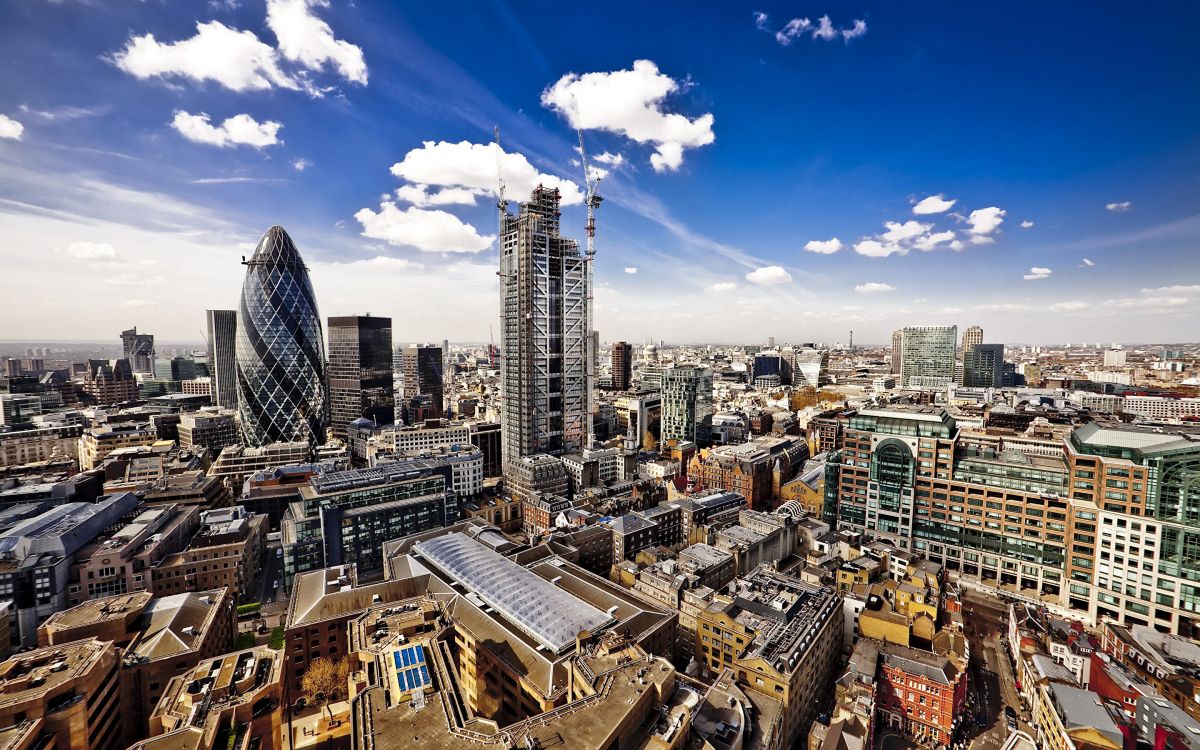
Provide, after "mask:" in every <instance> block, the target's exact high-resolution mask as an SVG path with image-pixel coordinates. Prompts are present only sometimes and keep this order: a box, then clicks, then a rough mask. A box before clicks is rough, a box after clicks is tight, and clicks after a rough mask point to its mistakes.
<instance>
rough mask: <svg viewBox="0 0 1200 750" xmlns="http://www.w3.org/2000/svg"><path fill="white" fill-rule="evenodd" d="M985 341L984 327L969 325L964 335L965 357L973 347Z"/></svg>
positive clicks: (963, 348)
mask: <svg viewBox="0 0 1200 750" xmlns="http://www.w3.org/2000/svg"><path fill="white" fill-rule="evenodd" d="M982 343H983V328H981V327H979V326H967V329H966V330H964V331H963V335H962V350H963V356H964V357H965V356H966V354H967V352H969V351H971V347H973V346H975V345H976V344H982Z"/></svg>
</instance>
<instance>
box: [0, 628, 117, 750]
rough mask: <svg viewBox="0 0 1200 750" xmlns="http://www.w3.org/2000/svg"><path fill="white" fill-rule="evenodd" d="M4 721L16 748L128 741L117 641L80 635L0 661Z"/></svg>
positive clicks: (86, 749) (86, 748)
mask: <svg viewBox="0 0 1200 750" xmlns="http://www.w3.org/2000/svg"><path fill="white" fill-rule="evenodd" d="M0 726H4V727H8V729H6V730H5V732H4V737H5V744H6V746H8V747H11V748H13V749H14V750H36V748H40V747H50V748H62V749H65V748H71V750H119V749H120V748H122V747H124V745H122V744H121V743H122V738H121V706H120V688H119V685H118V683H117V652H116V650H115V649H114V648H113V644H112V643H110V642H108V641H100V640H96V639H88V640H84V641H75V642H73V643H67V644H64V645H61V646H49V647H46V648H39V649H36V650H33V651H29V652H26V653H23V654H18V655H16V656H12V657H9V658H8V659H6V660H5V661H4V662H2V663H0ZM46 738H48V740H49V744H46Z"/></svg>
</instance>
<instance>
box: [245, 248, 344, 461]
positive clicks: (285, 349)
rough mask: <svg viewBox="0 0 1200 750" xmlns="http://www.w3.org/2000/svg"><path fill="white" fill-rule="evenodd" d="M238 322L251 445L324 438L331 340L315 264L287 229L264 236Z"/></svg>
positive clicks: (252, 262) (248, 275) (250, 264)
mask: <svg viewBox="0 0 1200 750" xmlns="http://www.w3.org/2000/svg"><path fill="white" fill-rule="evenodd" d="M244 264H245V266H246V279H245V281H243V282H242V302H241V306H240V307H239V308H238V320H237V380H238V408H239V410H240V411H241V416H242V435H243V437H244V438H245V441H246V445H249V446H251V447H259V446H263V445H266V444H267V443H279V442H294V441H305V440H307V441H308V442H310V443H314V444H321V443H324V442H325V428H326V426H327V425H328V424H329V400H328V398H327V396H326V391H325V338H324V336H323V335H322V332H321V317H320V315H319V314H318V313H317V300H316V297H315V296H314V295H313V288H312V283H311V282H310V281H309V280H308V268H307V267H306V266H305V265H304V261H303V260H301V259H300V252H299V251H298V250H296V245H295V244H294V243H293V242H292V238H291V237H289V236H288V233H287V232H285V231H283V227H279V226H275V227H271V228H270V229H268V230H267V233H266V234H264V235H263V236H262V239H261V240H259V241H258V247H257V248H255V250H254V255H253V256H252V257H251V258H250V260H248V261H244Z"/></svg>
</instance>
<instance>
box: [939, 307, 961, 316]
mask: <svg viewBox="0 0 1200 750" xmlns="http://www.w3.org/2000/svg"><path fill="white" fill-rule="evenodd" d="M962 311H963V310H962V308H961V307H943V308H942V315H958V314H959V313H960V312H962Z"/></svg>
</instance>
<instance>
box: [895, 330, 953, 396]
mask: <svg viewBox="0 0 1200 750" xmlns="http://www.w3.org/2000/svg"><path fill="white" fill-rule="evenodd" d="M903 331H904V332H903V337H902V339H901V343H900V386H901V387H902V388H941V387H943V386H946V385H949V384H951V383H953V382H954V363H955V360H956V359H957V357H956V356H955V347H956V345H957V344H958V341H957V339H958V327H957V326H908V327H906V328H904V329H903Z"/></svg>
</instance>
